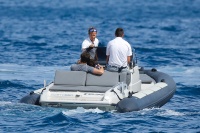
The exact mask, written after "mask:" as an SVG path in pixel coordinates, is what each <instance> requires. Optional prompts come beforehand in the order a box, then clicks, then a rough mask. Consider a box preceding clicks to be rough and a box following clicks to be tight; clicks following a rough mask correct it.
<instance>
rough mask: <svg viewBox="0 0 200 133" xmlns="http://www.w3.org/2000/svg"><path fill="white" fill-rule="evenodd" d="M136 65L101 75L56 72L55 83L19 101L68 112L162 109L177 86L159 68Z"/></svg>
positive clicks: (64, 71)
mask: <svg viewBox="0 0 200 133" xmlns="http://www.w3.org/2000/svg"><path fill="white" fill-rule="evenodd" d="M101 50H102V49H101ZM104 50H105V48H104ZM104 52H105V51H104ZM101 64H102V62H101ZM133 66H134V67H130V69H129V70H130V72H121V73H118V72H109V71H105V72H104V74H103V75H101V76H97V75H93V74H89V73H86V72H82V71H66V70H57V71H56V72H55V77H54V81H53V82H52V83H50V84H49V85H47V86H46V85H45V86H44V87H43V88H41V89H38V90H35V91H33V92H31V93H30V94H28V95H27V96H25V97H23V98H22V99H21V100H20V102H21V103H27V104H34V105H40V106H48V107H60V108H67V109H74V108H77V107H83V108H86V109H91V108H99V109H101V110H105V111H110V110H117V111H118V112H130V111H138V110H142V109H145V108H152V107H161V106H163V105H164V104H166V103H167V102H168V101H169V100H170V99H171V98H172V97H173V95H174V93H175V91H176V83H175V82H174V80H173V79H172V77H170V76H169V75H167V74H165V73H162V72H159V71H157V70H156V69H152V70H144V69H142V68H140V67H138V66H137V65H133Z"/></svg>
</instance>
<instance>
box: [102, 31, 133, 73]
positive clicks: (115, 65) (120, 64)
mask: <svg viewBox="0 0 200 133" xmlns="http://www.w3.org/2000/svg"><path fill="white" fill-rule="evenodd" d="M115 36H116V38H115V39H113V40H111V41H109V42H108V45H107V48H106V56H107V58H106V63H107V64H108V65H107V68H106V69H107V70H108V71H112V72H121V71H127V70H128V64H129V63H130V61H131V56H132V49H131V45H130V44H129V43H128V42H127V41H125V40H124V39H123V37H124V30H123V29H122V28H117V29H116V31H115Z"/></svg>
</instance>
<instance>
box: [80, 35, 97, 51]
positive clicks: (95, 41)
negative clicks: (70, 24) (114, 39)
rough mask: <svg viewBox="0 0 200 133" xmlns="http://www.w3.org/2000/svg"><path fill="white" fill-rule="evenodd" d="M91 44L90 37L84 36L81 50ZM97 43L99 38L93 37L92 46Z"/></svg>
mask: <svg viewBox="0 0 200 133" xmlns="http://www.w3.org/2000/svg"><path fill="white" fill-rule="evenodd" d="M91 44H92V41H91V40H90V38H89V37H88V38H86V39H85V40H84V41H83V43H82V50H83V49H86V48H88V47H89V46H90V45H91ZM98 45H99V40H98V39H97V38H95V40H94V46H95V47H98Z"/></svg>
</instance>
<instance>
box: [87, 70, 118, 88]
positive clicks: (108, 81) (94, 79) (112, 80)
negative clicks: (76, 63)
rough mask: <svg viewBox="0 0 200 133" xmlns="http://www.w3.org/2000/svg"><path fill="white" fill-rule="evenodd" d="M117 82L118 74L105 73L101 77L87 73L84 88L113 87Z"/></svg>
mask: <svg viewBox="0 0 200 133" xmlns="http://www.w3.org/2000/svg"><path fill="white" fill-rule="evenodd" d="M118 82H119V74H118V73H116V72H109V71H105V72H104V73H103V74H102V75H101V76H97V75H93V74H90V73H88V74H87V79H86V86H114V85H116V84H117V83H118Z"/></svg>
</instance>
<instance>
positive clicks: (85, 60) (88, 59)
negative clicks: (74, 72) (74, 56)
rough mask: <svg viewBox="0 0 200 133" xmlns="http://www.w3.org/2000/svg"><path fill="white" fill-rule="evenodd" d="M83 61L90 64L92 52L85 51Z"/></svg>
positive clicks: (82, 56)
mask: <svg viewBox="0 0 200 133" xmlns="http://www.w3.org/2000/svg"><path fill="white" fill-rule="evenodd" d="M81 62H83V63H87V64H88V63H89V62H90V53H88V52H87V51H84V52H83V53H82V54H81Z"/></svg>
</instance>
